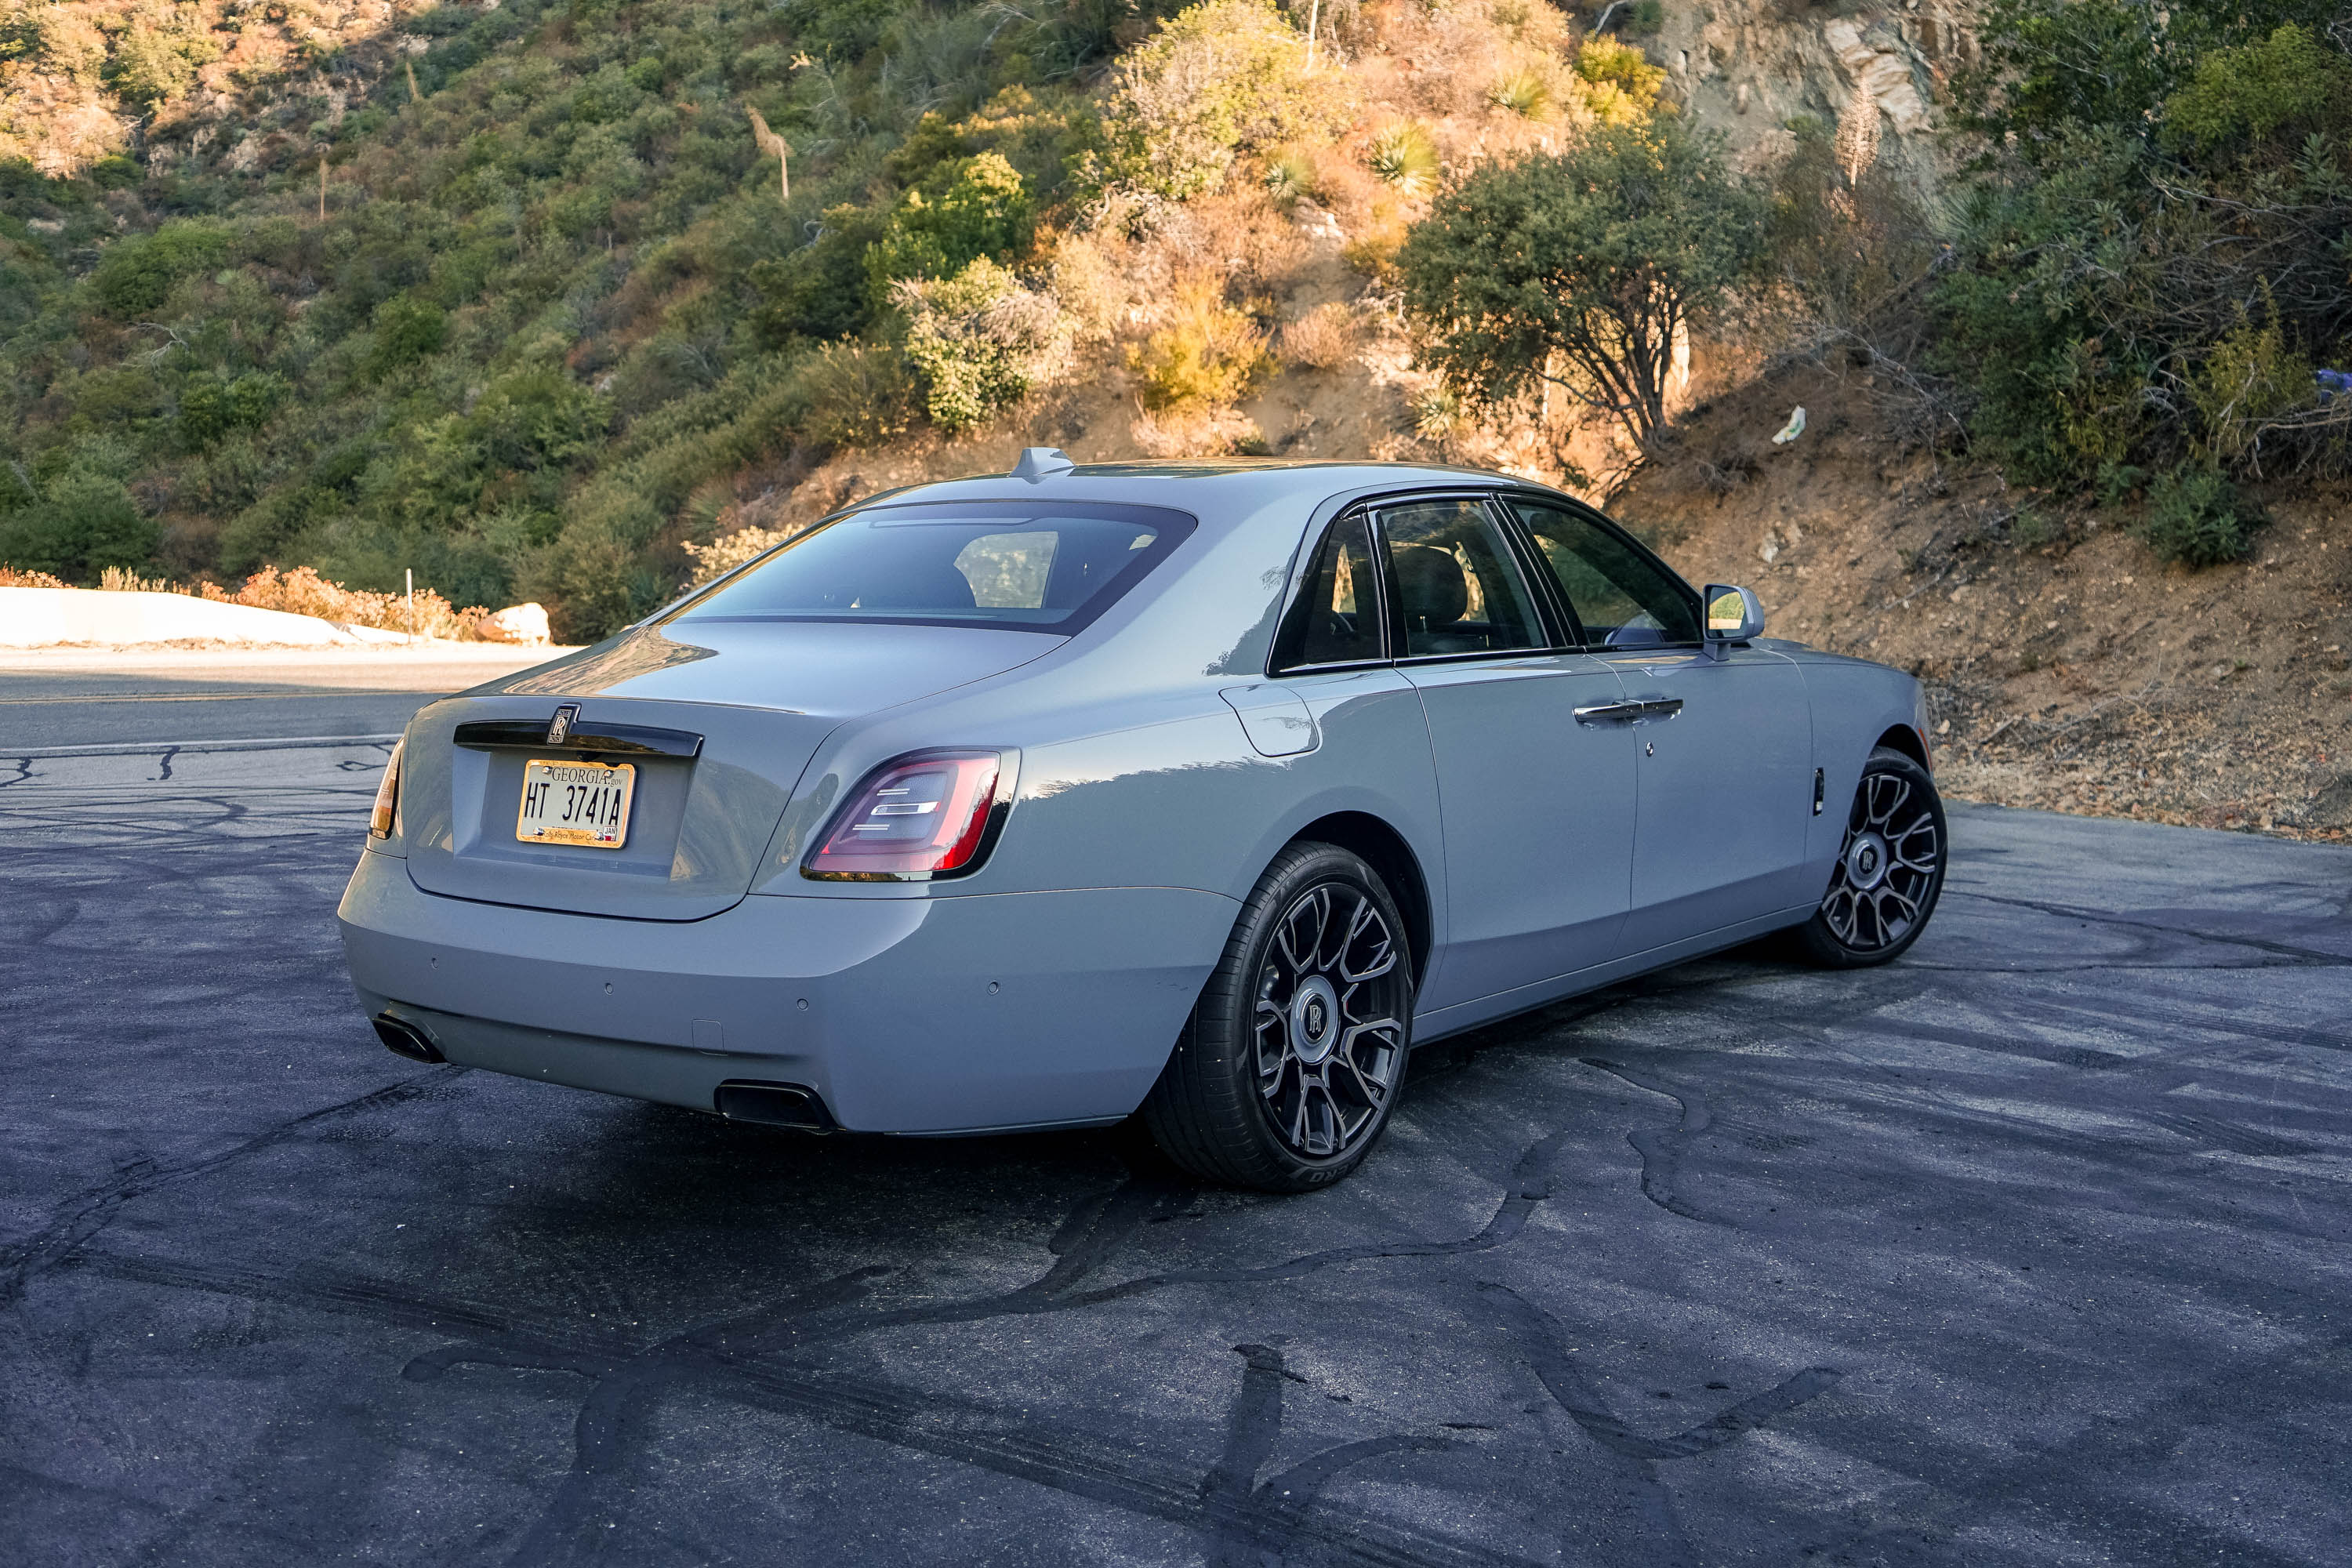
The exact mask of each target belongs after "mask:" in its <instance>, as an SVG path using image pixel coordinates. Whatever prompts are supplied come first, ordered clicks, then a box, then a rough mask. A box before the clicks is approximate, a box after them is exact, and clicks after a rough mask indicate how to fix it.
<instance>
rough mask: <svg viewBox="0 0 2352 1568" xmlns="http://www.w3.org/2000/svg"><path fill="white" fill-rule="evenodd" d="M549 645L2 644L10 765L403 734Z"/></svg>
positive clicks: (0, 757)
mask: <svg viewBox="0 0 2352 1568" xmlns="http://www.w3.org/2000/svg"><path fill="white" fill-rule="evenodd" d="M549 657H551V650H549V649H546V648H536V649H526V648H512V647H509V648H501V647H496V646H494V645H485V644H472V645H465V644H461V645H457V646H454V647H453V646H449V645H439V646H435V645H420V646H419V647H415V648H413V649H412V648H405V647H381V648H358V649H343V648H252V649H222V650H213V651H206V650H201V649H179V648H167V649H162V650H157V651H152V652H143V653H132V654H121V653H103V652H98V651H94V650H80V649H70V648H59V649H47V648H43V649H35V650H25V649H0V761H5V757H6V754H7V752H8V751H9V750H10V749H11V748H22V749H40V750H50V749H56V748H60V747H73V746H82V747H88V746H100V745H118V744H123V743H131V744H142V743H146V742H207V743H215V742H221V741H228V740H250V739H271V738H286V737H295V738H309V737H318V736H351V735H387V734H397V733H399V731H400V730H401V728H402V727H403V726H404V725H405V724H406V723H407V722H408V716H409V715H410V714H411V713H414V712H415V711H416V710H417V709H418V708H419V707H421V706H423V705H424V704H425V703H426V702H429V701H431V700H433V699H434V698H435V697H436V696H439V695H441V694H443V693H445V692H449V691H456V690H458V689H462V688H465V687H468V686H473V685H476V684H478V683H479V682H481V681H485V680H488V679H491V678H492V677H494V676H499V675H503V674H506V673H508V672H509V671H511V670H514V669H519V668H523V667H524V666H527V665H532V664H537V663H539V662H540V661H541V660H542V659H544V658H549Z"/></svg>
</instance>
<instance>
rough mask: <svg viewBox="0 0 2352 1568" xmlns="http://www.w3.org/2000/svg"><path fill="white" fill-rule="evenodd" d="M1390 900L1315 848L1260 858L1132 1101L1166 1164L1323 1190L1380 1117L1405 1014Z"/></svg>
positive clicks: (1366, 1145) (1250, 1183)
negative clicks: (1139, 1102)
mask: <svg viewBox="0 0 2352 1568" xmlns="http://www.w3.org/2000/svg"><path fill="white" fill-rule="evenodd" d="M1404 929H1405V928H1404V921H1403V920H1402V917H1401V916H1400V915H1399V914H1398V912H1397V907H1396V903H1395V900H1392V899H1391V897H1390V896H1389V891H1388V889H1387V888H1386V887H1384V886H1382V885H1381V879H1380V878H1379V877H1378V876H1377V875H1376V874H1375V873H1374V872H1373V870H1372V868H1370V866H1367V865H1366V864H1364V862H1363V861H1362V860H1360V859H1359V858H1356V857H1355V856H1354V855H1351V854H1349V852H1348V851H1347V850H1345V849H1341V848H1339V847H1337V846H1336V845H1330V844H1294V845H1292V846H1291V847H1288V848H1286V849H1285V850H1284V851H1283V852H1282V853H1281V854H1280V855H1279V856H1276V858H1275V862H1274V864H1273V865H1271V866H1269V867H1267V868H1266V871H1265V875H1264V876H1263V877H1261V878H1259V879H1258V884H1257V887H1256V888H1255V889H1254V890H1253V891H1252V892H1251V894H1250V896H1249V899H1248V900H1247V901H1246V902H1245V903H1244V905H1243V906H1242V914H1241V918H1240V920H1238V921H1235V922H1234V932H1233V935H1232V936H1231V937H1229V938H1228V939H1227V940H1226V942H1225V951H1224V956H1223V959H1222V960H1221V961H1220V962H1219V963H1218V965H1217V967H1216V970H1215V972H1214V973H1212V974H1211V975H1210V976H1209V983H1208V984H1207V985H1206V986H1204V987H1203V988H1202V992H1201V999H1200V1000H1199V1001H1198V1002H1197V1003H1195V1004H1194V1005H1193V1007H1192V1017H1191V1018H1189V1019H1188V1020H1186V1022H1185V1026H1184V1033H1183V1036H1182V1037H1181V1038H1180V1039H1179V1040H1178V1042H1177V1045H1176V1050H1175V1054H1174V1055H1172V1056H1171V1057H1170V1058H1169V1060H1168V1066H1167V1068H1165V1070H1163V1071H1162V1072H1161V1073H1160V1081H1159V1082H1158V1083H1157V1084H1155V1085H1153V1086H1152V1089H1151V1094H1150V1098H1149V1099H1147V1100H1145V1101H1144V1102H1143V1119H1144V1122H1145V1124H1146V1125H1147V1126H1149V1127H1150V1129H1151V1135H1152V1137H1153V1139H1154V1140H1155V1141H1157V1142H1158V1143H1159V1144H1160V1148H1161V1149H1163V1150H1165V1151H1166V1152H1167V1153H1168V1156H1169V1158H1170V1159H1171V1160H1173V1161H1175V1162H1176V1163H1178V1164H1179V1165H1181V1166H1182V1167H1183V1168H1184V1169H1186V1170H1187V1171H1190V1172H1192V1173H1193V1174H1194V1175H1197V1176H1202V1177H1205V1178H1207V1179H1208V1180H1210V1181H1214V1182H1223V1183H1226V1184H1231V1185H1234V1186H1244V1187H1256V1188H1259V1189H1260V1190H1262V1191H1265V1192H1275V1193H1301V1192H1309V1191H1312V1190H1313V1189H1315V1188H1317V1187H1321V1186H1327V1185H1328V1184H1331V1183H1333V1182H1336V1181H1338V1180H1339V1178H1340V1177H1342V1176H1344V1175H1346V1174H1347V1173H1349V1171H1352V1170H1354V1169H1355V1168H1356V1166H1357V1165H1358V1164H1360V1163H1362V1161H1363V1158H1364V1155H1365V1153H1366V1152H1368V1151H1369V1150H1370V1148H1371V1146H1372V1143H1373V1142H1374V1140H1376V1139H1378V1138H1379V1137H1380V1134H1381V1129H1382V1128H1383V1127H1385V1126H1387V1125H1388V1118H1389V1111H1390V1109H1391V1107H1392V1106H1393V1105H1394V1104H1395V1102H1396V1094H1397V1089H1398V1088H1399V1087H1400V1085H1401V1084H1402V1081H1403V1078H1404V1062H1405V1053H1406V1050H1407V1047H1408V1045H1409V1039H1410V1034H1411V1030H1412V955H1411V954H1410V953H1409V952H1407V951H1406V947H1405V940H1404Z"/></svg>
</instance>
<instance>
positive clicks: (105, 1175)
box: [0, 704, 2352, 1568]
mask: <svg viewBox="0 0 2352 1568" xmlns="http://www.w3.org/2000/svg"><path fill="white" fill-rule="evenodd" d="M194 707H195V705H194V704H189V705H184V708H183V710H188V709H193V708H194ZM382 762H383V748H381V747H378V746H370V745H356V744H323V745H317V744H314V745H308V746H300V747H292V748H285V749H278V750H268V751H257V750H241V751H229V752H205V751H201V750H183V751H181V752H177V753H176V754H172V755H169V756H167V755H166V754H165V753H163V752H160V751H159V752H147V753H142V754H118V755H79V756H68V757H49V758H26V759H23V760H14V761H12V760H5V759H0V1064H5V1070H0V1542H5V1546H0V1558H5V1560H6V1561H7V1562H9V1563H19V1564H38V1565H48V1564H68V1563H73V1564H82V1563H89V1564H157V1565H164V1564H206V1565H209V1564H223V1565H227V1564H235V1565H238V1568H244V1565H247V1564H252V1563H329V1562H334V1563H343V1562H358V1563H385V1564H394V1563H397V1564H414V1563H451V1564H472V1563H520V1564H570V1563H614V1564H618V1563H631V1564H635V1563H644V1564H658V1565H668V1564H690V1563H825V1564H839V1563H858V1564H864V1563H953V1564H959V1565H961V1564H975V1563H987V1564H996V1563H1003V1564H1015V1563H1018V1564H1031V1563H1034V1564H1063V1563H1152V1564H1159V1563H1167V1564H1198V1563H1209V1564H1215V1565H1219V1568H1231V1565H1238V1564H1244V1563H1246V1564H1263V1563H1290V1564H1310V1563H1316V1564H1320V1563H1369V1564H1402V1563H1428V1564H1445V1565H1457V1564H1458V1565H1465V1568H1468V1565H1481V1568H1486V1565H1502V1564H1521V1563H1580V1564H1596V1565H1608V1568H1623V1565H1627V1564H1649V1563H1659V1564H1689V1565H1700V1564H1707V1565H1713V1564H1732V1563H1772V1564H1811V1563H1885V1564H1923V1563H1939V1564H1941V1563H1966V1564H1971V1565H1979V1564H1996V1565H2000V1564H2028V1563H2032V1564H2042V1563H2049V1564H2058V1563H2064V1564H2084V1563H2118V1564H2133V1565H2145V1564H2171V1563H2200V1564H2202V1563H2244V1564H2273V1563H2276V1564H2285V1563H2344V1562H2345V1561H2346V1560H2347V1542H2352V1290H2348V1289H2347V1272H2348V1271H2352V1247H2347V1241H2352V1193H2347V1178H2352V1164H2347V1153H2352V1100H2347V1092H2346V1091H2347V1082H2352V1057H2347V1047H2352V1024H2347V1019H2352V918H2347V917H2352V910H2347V904H2352V851H2346V850H2343V849H2335V848H2321V847H2303V846H2295V845H2289V844H2284V843H2278V842H2272V841H2266V840H2262V839H2257V838H2252V837H2238V836H2231V835H2222V834H2213V833H2197V832H2189V831H2185V830H2179V829H2172V828H2160V827H2146V826H2128V825H2122V824H2116V823H2102V822H2091V821H2082V820H2074V819H2069V818H2064V817H2058V816H2041V815H2035V814H2028V813H2017V812H2005V811H1994V810H1989V809H1963V810H1960V811H1958V812H1957V813H1956V814H1955V816H1954V835H1955V838H1956V840H1957V844H1958V858H1957V860H1956V863H1955V868H1954V872H1953V878H1952V881H1951V885H1950V887H1949V889H1948V891H1947V893H1946V895H1945V900H1944V906H1943V910H1942V913H1941V914H1940V915H1939V916H1938V918H1937V924H1936V925H1935V927H1934V928H1933V929H1932V930H1931V931H1929V933H1928V934H1927V938H1926V940H1925V941H1924V942H1921V943H1920V945H1919V946H1918V947H1917V948H1916V950H1915V952H1913V954H1912V955H1911V956H1910V957H1909V958H1908V959H1907V960H1906V962H1904V963H1900V964H1897V965H1895V966H1894V967H1892V968H1888V969H1885V970H1878V971H1872V972H1866V973H1856V974H1822V973H1811V972H1806V971H1801V970H1797V969H1793V968H1790V967H1786V966H1784V965H1781V964H1780V963H1775V962H1773V961H1772V960H1770V959H1769V957H1765V956H1759V955H1757V954H1754V953H1741V954H1737V955H1733V956H1729V957H1726V958H1721V959H1717V960H1712V961H1709V962H1706V963H1696V964H1691V965H1686V966H1685V967H1683V968H1681V969H1678V970H1675V971H1674V972H1672V973H1666V974H1664V975H1660V976H1656V977H1654V978H1653V979H1650V980H1648V981H1644V982H1642V983H1640V984H1631V985H1626V986H1621V987H1618V988H1616V989H1614V990H1612V991H1609V992H1607V993H1605V994H1600V995H1596V996H1592V997H1589V998H1585V999H1583V1000H1580V1001H1579V1002H1576V1003H1574V1004H1571V1005H1562V1006H1559V1007H1556V1008H1553V1009H1551V1010H1549V1011H1548V1012H1546V1013H1543V1014H1540V1015H1538V1016H1533V1017H1529V1018H1526V1019H1522V1020H1519V1021H1517V1022H1515V1023H1513V1024H1510V1025H1507V1026H1501V1027H1497V1028H1495V1029H1491V1030H1489V1031H1486V1032H1485V1033H1484V1034H1482V1035H1480V1036H1478V1037H1473V1038H1470V1039H1465V1040H1460V1041H1455V1042H1451V1043H1447V1044H1444V1045H1439V1046H1434V1047H1431V1048H1430V1049H1428V1050H1427V1051H1425V1052H1424V1053H1423V1055H1422V1056H1421V1057H1420V1058H1418V1059H1417V1061H1416V1064H1415V1070H1414V1073H1413V1076H1412V1082H1411V1084H1410V1088H1409V1090H1408V1097H1407V1099H1406V1101H1405V1103H1404V1104H1403V1106H1402V1108H1401V1110H1400V1112H1399V1114H1398V1117H1397V1121H1396V1122H1395V1124H1394V1126H1393V1128H1392V1130H1391V1132H1390V1134H1389V1137H1388V1139H1387V1141H1386V1142H1385V1144H1384V1145H1383V1146H1382V1148H1381V1150H1380V1151H1379V1152H1376V1153H1375V1154H1374V1156H1373V1157H1372V1159H1371V1161H1370V1163H1368V1164H1367V1165H1366V1166H1365V1168H1364V1169H1363V1171H1362V1172H1361V1173H1360V1174H1359V1175H1358V1176H1357V1177H1356V1178H1355V1179H1354V1180H1352V1181H1349V1182H1348V1183H1346V1184H1343V1185H1342V1186H1341V1187H1340V1188H1339V1189H1338V1190H1336V1191H1333V1192H1329V1193H1325V1194H1318V1195H1316V1196H1313V1197H1307V1198H1290V1199H1277V1198H1270V1197H1264V1196H1258V1195H1253V1194H1234V1193H1227V1192H1220V1191H1210V1190H1203V1189H1201V1188H1199V1187H1195V1186H1192V1185H1189V1184H1184V1183H1181V1182H1179V1181H1176V1180H1173V1179H1171V1177H1170V1176H1169V1174H1168V1173H1166V1172H1165V1171H1164V1170H1163V1169H1162V1168H1161V1167H1160V1166H1159V1165H1158V1164H1156V1163H1154V1162H1153V1161H1152V1160H1151V1158H1150V1153H1149V1151H1148V1150H1147V1149H1145V1148H1144V1147H1142V1146H1141V1145H1140V1144H1139V1143H1138V1142H1136V1141H1135V1140H1134V1139H1133V1138H1131V1137H1129V1136H1128V1135H1126V1134H1124V1133H1122V1132H1118V1131H1108V1132H1094V1133H1078V1134H1059V1135H1053V1136H1033V1137H1025V1138H998V1139H990V1140H982V1141H971V1142H940V1141H916V1140H904V1141H894V1140H879V1139H859V1138H853V1137H835V1138H831V1139H822V1140H820V1139H809V1138H796V1137H794V1136H793V1135H790V1134H786V1133H781V1132H772V1131H762V1130H759V1129H754V1128H746V1127H740V1126H731V1125H729V1124H726V1123H723V1122H720V1121H716V1120H714V1119H711V1118H709V1117H705V1116H700V1115H697V1114H694V1113H691V1112H687V1111H681V1110H667V1109H662V1108H656V1107H650V1106H644V1105H638V1104H635V1103H631V1102H628V1101H624V1100H608V1099H604V1098H600V1097H597V1096H593V1095H589V1094H584V1093H580V1092H575V1091H572V1090H569V1089H556V1088H551V1087H548V1086H543V1085H533V1084H530V1083H524V1082H520V1081H516V1080H512V1079H501V1078H499V1077H495V1076H493V1075H490V1074H487V1073H479V1072H467V1071H465V1070H462V1069H459V1068H447V1067H444V1068H419V1067H417V1066H415V1064H413V1063H409V1062H405V1061H403V1060H401V1059H400V1058H395V1057H393V1056H391V1055H390V1054H388V1053H386V1052H385V1051H384V1050H383V1048H382V1047H379V1046H378V1045H376V1043H375V1042H374V1040H373V1037H372V1036H371V1034H370V1033H369V1030H368V1028H367V1026H366V1024H365V1022H364V1021H363V1020H362V1017H361V1016H360V1014H359V1012H358V1009H357V1008H356V1006H355V1005H353V1003H352V998H351V995H350V993H349V991H348V990H347V989H346V986H345V982H344V977H343V973H342V965H341V957H340V954H339V952H338V948H337V944H336V941H335V936H334V932H333V928H332V926H331V920H330V916H331V910H332V908H333V905H334V901H335V899H336V896H337V894H338V891H339V889H341V884H342V880H343V878H344V876H345V874H346V872H347V871H348V869H349V868H350V865H351V863H352V858H353V857H354V855H355V854H356V853H357V850H358V837H359V834H360V831H361V826H362V819H363V816H364V814H365V811H366V806H367V802H368V798H369V795H370V794H371V792H372V791H373V786H374V783H375V779H376V774H377V770H378V769H379V768H380V766H381V765H382Z"/></svg>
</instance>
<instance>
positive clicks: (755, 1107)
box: [713, 1079, 841, 1132]
mask: <svg viewBox="0 0 2352 1568" xmlns="http://www.w3.org/2000/svg"><path fill="white" fill-rule="evenodd" d="M713 1104H714V1106H715V1108H716V1109H717V1110H718V1111H719V1115H721V1116H723V1117H725V1118H727V1120H728V1121H756V1122H758V1123H759V1124H760V1125H761V1126H762V1127H790V1128H793V1129H794V1130H795V1131H801V1132H831V1131H835V1130H836V1129H837V1128H839V1127H840V1125H841V1124H840V1123H839V1122H837V1121H835V1120H834V1119H833V1112H832V1111H830V1110H826V1109H825V1108H824V1100H823V1099H822V1098H821V1097H820V1096H819V1095H818V1094H817V1092H816V1090H814V1089H808V1088H805V1087H803V1085H800V1084H797V1083H752V1082H748V1081H745V1080H743V1079H729V1080H728V1081H727V1082H725V1083H722V1084H720V1085H719V1093H718V1095H717V1096H716V1097H715V1098H714V1100H713Z"/></svg>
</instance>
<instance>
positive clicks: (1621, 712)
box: [1576, 702, 1682, 724]
mask: <svg viewBox="0 0 2352 1568" xmlns="http://www.w3.org/2000/svg"><path fill="white" fill-rule="evenodd" d="M1675 706H1676V707H1680V706H1682V705H1681V704H1680V703H1676V704H1675ZM1646 707H1648V704H1647V703H1643V702H1595V703H1592V704H1591V705H1589V706H1587V707H1583V708H1580V709H1578V710H1576V721H1577V722H1578V723H1580V724H1611V723H1615V722H1617V721H1620V720H1624V721H1632V720H1634V719H1639V718H1640V717H1641V716H1642V711H1643V709H1644V708H1646Z"/></svg>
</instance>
